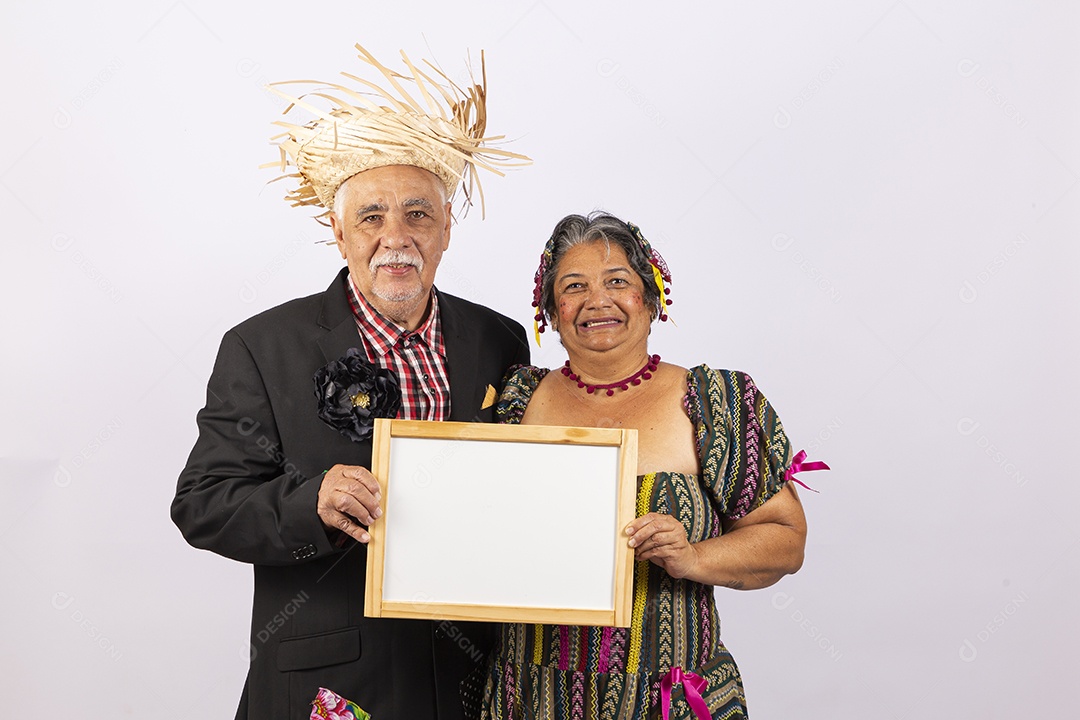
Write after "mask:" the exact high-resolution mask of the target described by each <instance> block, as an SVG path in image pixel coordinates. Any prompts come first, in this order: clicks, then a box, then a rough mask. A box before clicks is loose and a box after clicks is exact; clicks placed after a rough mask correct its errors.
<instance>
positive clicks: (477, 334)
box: [172, 269, 529, 720]
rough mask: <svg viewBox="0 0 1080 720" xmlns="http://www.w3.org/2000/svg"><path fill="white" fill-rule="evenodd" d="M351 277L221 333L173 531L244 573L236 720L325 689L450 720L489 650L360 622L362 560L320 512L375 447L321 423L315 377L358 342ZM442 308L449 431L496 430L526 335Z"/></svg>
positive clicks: (302, 712)
mask: <svg viewBox="0 0 1080 720" xmlns="http://www.w3.org/2000/svg"><path fill="white" fill-rule="evenodd" d="M346 274H347V269H342V271H341V273H339V275H338V277H337V278H335V280H334V282H333V283H332V284H331V285H330V287H329V288H328V289H327V290H326V292H324V293H320V294H318V295H312V296H310V297H306V298H301V299H298V300H293V301H292V302H288V303H285V304H284V305H281V306H279V307H276V308H273V309H272V310H268V311H266V312H264V313H262V314H260V315H257V316H255V317H253V318H251V319H250V320H247V321H246V322H244V323H241V324H240V325H238V326H237V327H235V328H233V329H232V330H230V331H229V332H227V333H226V334H225V337H224V338H223V339H222V342H221V349H220V350H219V353H218V357H217V362H216V363H215V365H214V371H213V374H212V376H211V377H210V382H209V385H208V388H207V400H206V407H204V408H203V409H202V410H201V411H200V412H199V414H198V425H199V438H198V440H197V441H196V443H195V447H194V449H192V451H191V456H190V457H189V458H188V462H187V467H185V468H184V471H183V473H182V474H181V475H180V480H179V483H178V485H177V491H176V497H175V499H174V500H173V504H172V518H173V521H174V522H175V523H176V525H177V526H178V527H179V528H180V530H181V532H182V533H183V534H184V537H185V538H186V539H187V541H188V542H189V543H191V544H192V545H194V546H195V547H198V548H203V549H206V550H211V551H213V552H216V553H218V554H220V555H224V556H226V557H230V558H233V559H236V560H240V561H241V562H247V563H251V564H252V565H254V571H255V596H254V603H253V607H252V624H251V664H250V668H249V671H248V678H247V683H246V685H245V687H244V691H243V695H242V697H241V700H240V707H239V709H238V710H237V718H259V720H276V719H279V718H280V720H286V719H288V720H296V719H297V718H306V717H307V716H308V713H309V712H310V703H311V700H312V699H313V698H314V697H315V693H316V691H317V690H318V688H319V687H320V686H322V687H327V688H329V689H331V690H334V691H335V692H337V693H339V694H341V695H343V696H345V697H347V698H349V699H350V700H353V701H355V702H357V703H358V704H359V705H360V706H361V707H362V708H364V709H365V710H367V711H368V712H370V713H372V715H373V716H374V717H375V718H377V719H378V720H398V719H407V720H422V719H424V718H438V719H439V720H446V719H451V718H452V719H455V720H456V719H458V718H461V717H462V709H461V698H460V696H459V692H458V685H459V683H460V681H461V680H462V679H463V678H464V677H465V675H466V674H468V672H470V671H471V670H472V669H473V667H474V666H475V664H476V662H477V661H479V660H480V659H481V658H482V656H483V653H485V652H486V649H487V645H488V643H489V635H488V630H489V628H488V627H487V626H484V625H477V624H471V623H449V622H444V623H440V622H434V621H418V620H396V619H374V618H365V617H364V614H363V607H364V572H365V562H366V559H367V553H366V547H365V546H363V545H360V544H358V543H355V542H353V541H352V540H349V541H348V544H347V545H346V546H345V547H344V548H337V547H335V546H334V544H333V543H332V542H331V541H330V536H329V535H328V532H327V529H326V528H325V527H324V526H323V524H322V522H321V521H320V520H319V517H318V515H317V514H316V509H315V506H316V500H317V497H318V491H319V485H320V483H321V481H322V476H323V473H324V472H325V471H326V470H328V469H329V468H330V467H331V466H333V465H334V464H337V463H342V464H347V465H361V466H363V467H370V465H371V443H370V442H365V443H355V442H352V441H350V440H348V439H346V438H345V437H343V436H342V435H340V434H339V433H338V432H337V431H336V430H333V429H332V428H330V427H329V426H327V425H326V424H324V423H323V422H322V421H321V420H319V419H318V417H317V416H316V400H315V386H314V383H313V381H312V376H313V375H314V373H315V371H316V370H317V369H319V368H320V367H322V366H323V365H325V364H326V363H327V362H329V361H330V360H335V359H337V358H340V357H341V356H342V355H344V354H345V351H346V350H347V349H348V348H350V347H357V346H358V345H359V344H360V340H359V336H358V333H357V330H356V325H355V320H354V318H353V315H352V311H351V309H350V307H349V303H348V299H347V290H346V285H345V282H346ZM438 301H439V312H440V317H441V320H442V330H443V337H444V340H445V343H446V359H447V366H448V372H449V376H450V397H451V400H450V408H451V413H450V419H451V420H463V421H479V422H487V421H491V420H493V419H494V418H493V414H494V413H493V410H494V408H491V407H489V408H486V409H481V405H482V404H483V400H484V396H485V392H486V390H487V386H488V385H492V386H494V387H495V388H496V389H499V386H500V382H501V380H502V377H503V374H504V372H505V371H506V369H507V368H508V367H509V366H510V365H513V364H515V363H520V362H527V361H528V356H529V350H528V343H527V340H526V336H525V331H524V330H523V329H522V327H521V326H520V325H519V324H517V323H516V322H514V321H512V320H510V319H509V318H506V317H504V316H502V315H499V314H498V313H495V312H493V311H492V310H489V309H488V308H485V307H482V306H480V305H476V304H474V303H470V302H468V301H465V300H462V299H460V298H456V297H453V296H450V295H447V294H445V293H438ZM440 530H445V528H432V537H433V540H434V539H435V538H436V537H437V535H436V533H437V532H438V531H440ZM435 541H438V540H435Z"/></svg>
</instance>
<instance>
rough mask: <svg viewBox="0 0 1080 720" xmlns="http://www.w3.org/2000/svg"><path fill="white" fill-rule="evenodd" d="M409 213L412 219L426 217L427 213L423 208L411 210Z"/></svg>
mask: <svg viewBox="0 0 1080 720" xmlns="http://www.w3.org/2000/svg"><path fill="white" fill-rule="evenodd" d="M409 215H410V216H411V217H412V218H413V219H414V220H420V219H422V218H426V217H427V213H426V212H424V211H423V210H413V211H412V212H410V213H409Z"/></svg>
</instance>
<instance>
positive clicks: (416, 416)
mask: <svg viewBox="0 0 1080 720" xmlns="http://www.w3.org/2000/svg"><path fill="white" fill-rule="evenodd" d="M349 304H350V305H352V310H353V316H354V317H355V318H356V327H357V329H358V330H359V331H360V339H361V340H362V341H363V345H364V351H365V352H366V353H367V357H368V360H369V361H371V362H373V363H375V364H376V365H380V366H382V367H384V368H387V369H389V370H393V371H394V374H395V375H397V376H398V381H399V382H400V383H401V409H400V410H399V411H398V414H397V416H398V417H399V418H403V419H406V420H445V419H446V418H448V417H450V378H449V377H448V376H447V374H446V346H445V344H444V343H443V335H442V324H441V323H440V322H439V302H438V298H437V297H436V296H435V290H434V289H432V291H431V312H430V313H428V316H427V319H426V320H425V321H424V324H423V325H421V326H420V327H419V328H417V329H416V330H402V329H401V328H400V327H398V326H397V325H395V324H394V323H392V322H390V321H389V320H387V319H386V318H384V317H383V316H382V315H380V314H379V311H378V310H376V309H375V308H373V307H372V306H371V304H370V303H369V302H368V301H367V299H366V298H365V297H364V296H363V294H361V292H360V291H359V290H358V289H357V287H356V285H355V284H354V283H353V279H352V276H351V275H350V276H349Z"/></svg>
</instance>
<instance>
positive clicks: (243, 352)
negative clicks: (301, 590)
mask: <svg viewBox="0 0 1080 720" xmlns="http://www.w3.org/2000/svg"><path fill="white" fill-rule="evenodd" d="M197 422H198V426H199V437H198V440H197V441H196V443H195V447H194V448H193V449H192V451H191V455H190V456H189V457H188V461H187V466H186V467H185V468H184V471H183V472H182V473H181V475H180V479H179V482H178V483H177V488H176V497H175V498H174V499H173V503H172V519H173V522H174V523H176V526H177V527H178V528H180V532H181V533H183V535H184V538H185V539H186V540H187V541H188V542H189V543H190V544H191V545H193V546H195V547H197V548H201V549H204V550H210V551H212V552H215V553H218V554H219V555H224V556H225V557H229V558H232V559H234V560H239V561H241V562H249V563H255V564H260V565H285V564H291V563H296V562H303V561H306V560H309V559H311V558H315V557H322V556H325V555H327V554H330V553H333V552H336V550H335V548H334V547H333V546H332V545H331V543H330V541H329V537H328V535H327V533H326V530H325V528H324V526H323V524H322V522H321V521H320V520H319V517H318V514H317V512H316V503H317V500H318V493H319V486H320V485H321V483H322V473H321V472H320V473H319V474H318V475H315V476H308V475H306V474H305V473H304V472H302V471H301V470H300V469H299V468H298V467H297V466H296V465H295V464H294V463H293V462H292V461H291V460H290V459H289V458H288V457H285V455H284V453H283V452H282V450H281V441H280V438H279V435H278V429H277V426H276V425H275V422H274V416H273V412H272V410H271V405H270V398H269V396H268V394H267V390H266V387H265V385H264V383H263V378H262V376H261V375H260V373H259V370H258V367H257V365H256V363H255V361H254V359H253V358H252V355H251V352H250V351H249V349H248V347H247V346H246V345H245V343H244V341H243V339H242V338H241V337H240V336H239V335H238V334H237V333H236V332H235V331H229V332H228V333H227V334H226V335H225V337H224V338H223V339H222V342H221V348H220V350H219V351H218V357H217V361H216V362H215V364H214V371H213V374H212V375H211V377H210V382H209V384H208V386H207V393H206V406H205V407H204V408H203V409H202V410H200V411H199V414H198V417H197ZM308 470H309V472H310V468H309V469H308ZM324 470H325V468H324Z"/></svg>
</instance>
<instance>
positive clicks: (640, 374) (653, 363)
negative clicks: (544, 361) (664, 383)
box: [561, 355, 660, 395]
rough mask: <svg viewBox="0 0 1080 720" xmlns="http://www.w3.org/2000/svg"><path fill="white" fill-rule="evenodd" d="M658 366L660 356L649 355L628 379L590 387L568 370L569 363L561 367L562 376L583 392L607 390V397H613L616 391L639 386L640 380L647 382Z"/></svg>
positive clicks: (590, 392)
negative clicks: (583, 389)
mask: <svg viewBox="0 0 1080 720" xmlns="http://www.w3.org/2000/svg"><path fill="white" fill-rule="evenodd" d="M659 366H660V356H659V355H651V356H650V357H649V359H648V360H646V361H645V366H644V367H643V368H641V369H640V370H638V371H637V372H636V373H634V374H633V375H631V376H630V377H628V378H624V379H622V380H619V381H618V382H613V383H608V384H606V385H590V384H589V383H587V382H585V381H584V380H582V379H581V378H579V377H578V376H577V374H576V373H575V372H574V371H573V370H571V369H570V361H569V360H567V361H566V362H565V363H564V364H563V366H562V370H561V372H562V374H563V375H565V376H566V377H568V378H570V380H572V381H573V382H576V383H577V386H578V387H579V388H585V392H587V393H589V394H592V393H594V392H596V391H597V390H607V394H608V395H614V394H615V391H616V390H629V389H630V386H631V385H640V384H641V381H642V380H648V379H649V378H651V377H652V374H653V373H654V372H656V368H657V367H659Z"/></svg>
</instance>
